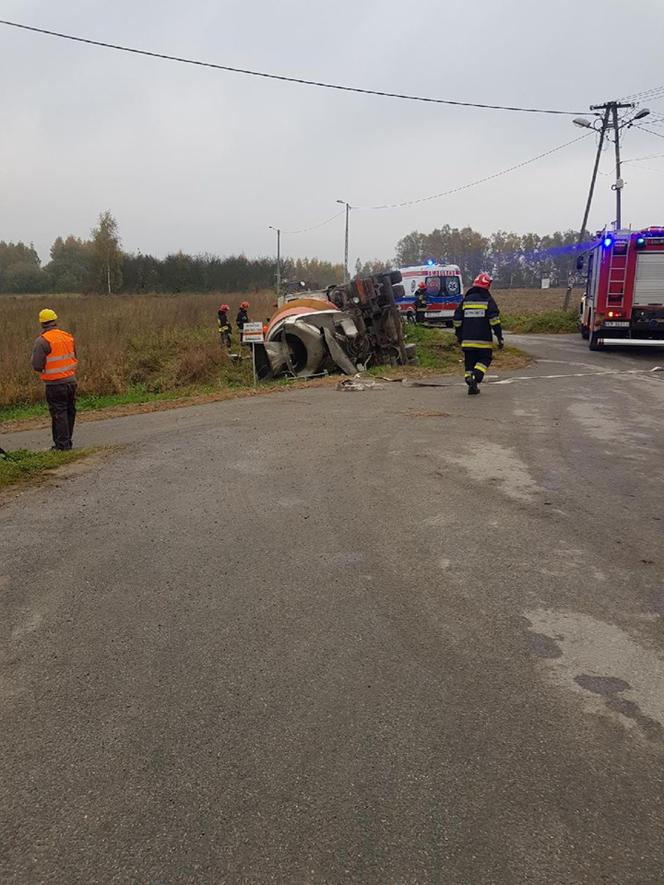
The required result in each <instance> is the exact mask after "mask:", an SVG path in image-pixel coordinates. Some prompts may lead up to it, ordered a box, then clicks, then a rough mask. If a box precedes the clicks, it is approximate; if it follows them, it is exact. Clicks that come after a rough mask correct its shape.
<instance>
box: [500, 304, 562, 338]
mask: <svg viewBox="0 0 664 885" xmlns="http://www.w3.org/2000/svg"><path fill="white" fill-rule="evenodd" d="M578 322H579V314H578V311H576V310H547V311H545V312H544V313H538V314H525V313H522V314H516V315H514V314H504V315H503V328H504V329H506V330H507V331H509V332H516V333H518V334H520V335H527V334H538V333H539V334H544V335H562V334H568V333H570V332H578V331H579V327H578Z"/></svg>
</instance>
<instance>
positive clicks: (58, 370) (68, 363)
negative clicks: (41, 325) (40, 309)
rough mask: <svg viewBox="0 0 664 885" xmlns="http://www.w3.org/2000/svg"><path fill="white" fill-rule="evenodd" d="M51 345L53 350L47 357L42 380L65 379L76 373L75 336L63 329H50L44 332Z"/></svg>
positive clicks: (43, 334)
mask: <svg viewBox="0 0 664 885" xmlns="http://www.w3.org/2000/svg"><path fill="white" fill-rule="evenodd" d="M42 338H45V339H46V340H47V341H48V343H49V344H50V345H51V352H50V353H49V354H48V356H47V357H46V365H45V366H44V371H43V372H42V373H41V379H42V381H64V380H65V379H67V378H73V377H74V375H75V374H76V366H77V365H78V360H77V359H76V347H75V345H74V336H73V335H70V334H69V332H63V330H62V329H48V330H47V331H46V332H42Z"/></svg>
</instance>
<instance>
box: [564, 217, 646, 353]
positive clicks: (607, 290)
mask: <svg viewBox="0 0 664 885" xmlns="http://www.w3.org/2000/svg"><path fill="white" fill-rule="evenodd" d="M580 326H581V334H582V335H583V337H584V338H587V339H588V343H589V346H590V349H591V350H599V349H601V348H603V347H609V346H623V345H638V346H650V347H664V227H649V228H646V229H645V230H641V231H631V230H620V231H610V232H604V233H602V234H601V235H600V238H599V240H598V241H597V243H595V245H594V246H592V248H591V249H590V250H589V257H588V278H587V283H586V292H585V295H584V297H583V299H582V302H581V316H580Z"/></svg>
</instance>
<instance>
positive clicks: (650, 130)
mask: <svg viewBox="0 0 664 885" xmlns="http://www.w3.org/2000/svg"><path fill="white" fill-rule="evenodd" d="M635 125H636V124H635ZM636 128H637V129H640V130H641V131H642V132H647V133H649V134H650V135H656V136H657V138H664V134H663V133H661V132H654V131H653V130H652V129H646V127H645V126H638V125H637V126H636Z"/></svg>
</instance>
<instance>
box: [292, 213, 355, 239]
mask: <svg viewBox="0 0 664 885" xmlns="http://www.w3.org/2000/svg"><path fill="white" fill-rule="evenodd" d="M345 212H346V210H345V209H342V210H341V212H335V213H334V215H331V216H330V217H329V218H326V219H325V221H319V222H318V224H312V225H311V227H303V228H302V230H282V234H288V235H289V236H291V237H293V236H295V235H296V234H307V233H309V231H310V230H318V228H319V227H325V225H326V224H330V222H332V221H334V220H335V219H336V218H340V217H341V216H342V215H344V214H345Z"/></svg>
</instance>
